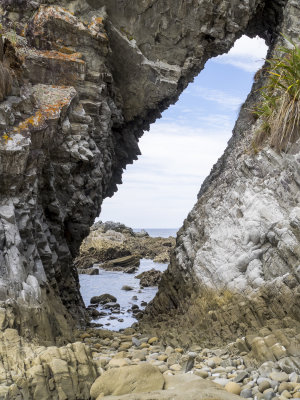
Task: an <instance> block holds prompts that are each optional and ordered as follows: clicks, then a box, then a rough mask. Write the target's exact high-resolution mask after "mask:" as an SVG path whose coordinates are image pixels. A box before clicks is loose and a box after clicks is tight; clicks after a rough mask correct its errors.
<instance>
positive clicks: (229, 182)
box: [145, 1, 300, 371]
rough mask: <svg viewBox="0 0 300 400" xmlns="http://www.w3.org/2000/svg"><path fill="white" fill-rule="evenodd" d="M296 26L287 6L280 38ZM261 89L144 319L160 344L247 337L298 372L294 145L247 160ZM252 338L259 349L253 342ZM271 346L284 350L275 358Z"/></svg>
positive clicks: (295, 32) (294, 6)
mask: <svg viewBox="0 0 300 400" xmlns="http://www.w3.org/2000/svg"><path fill="white" fill-rule="evenodd" d="M299 18H300V6H299V3H298V2H296V1H289V2H288V3H287V5H286V6H285V8H284V12H283V22H282V25H281V31H282V32H283V33H284V34H285V35H286V36H287V37H290V38H292V39H293V40H295V42H296V43H299V37H300V31H299ZM281 40H282V39H280V38H279V39H278V42H280V41H281ZM276 42H277V41H276ZM271 50H272V47H271ZM264 79H265V78H264V77H263V74H262V76H261V78H260V80H259V81H258V82H256V83H255V84H254V86H253V89H252V92H251V94H250V95H249V96H248V99H247V101H246V103H245V104H244V106H243V107H242V110H241V112H240V115H239V119H238V121H237V123H236V126H235V128H234V132H233V137H232V139H231V140H230V142H229V144H228V147H227V149H226V151H225V154H224V155H223V156H222V158H221V159H220V160H219V161H218V163H217V164H216V165H215V166H214V167H213V169H212V171H211V174H210V176H209V177H208V178H207V179H206V181H205V182H204V183H203V185H202V188H201V190H200V192H199V195H198V201H197V203H196V205H195V206H194V208H193V210H192V211H191V213H190V214H189V215H188V217H187V219H186V220H185V222H184V225H183V227H182V228H181V230H180V231H179V234H178V237H177V244H176V249H175V254H174V257H173V260H172V262H171V264H170V266H169V269H168V271H167V273H166V274H165V275H164V277H163V280H162V282H161V284H160V287H159V293H158V295H157V296H156V298H155V299H154V301H153V302H152V304H151V305H150V307H149V308H148V313H149V314H150V316H151V324H153V318H154V319H155V320H156V329H157V330H158V329H160V330H163V331H165V338H166V340H167V341H171V342H172V341H173V342H176V340H178V338H179V341H181V342H186V343H187V342H189V341H197V342H198V343H199V342H200V343H206V344H208V343H221V342H222V341H224V340H227V341H231V340H234V339H236V338H237V337H238V336H239V337H241V336H246V339H245V340H244V344H243V345H245V349H247V351H249V349H252V351H253V353H256V354H258V355H259V357H260V359H261V360H263V359H274V360H276V359H277V360H280V362H281V363H282V365H283V364H285V363H286V364H288V365H290V368H294V369H297V370H298V371H299V368H300V363H299V351H295V349H296V348H299V332H300V314H299V310H300V307H299V306H300V300H299V282H300V267H299V256H300V253H299V251H300V246H299V239H300V208H299V200H300V197H299V182H300V181H299V178H300V175H299V160H300V158H299V155H300V153H299V151H300V147H299V141H297V142H295V143H294V144H293V145H291V146H290V147H289V149H288V150H287V151H286V152H282V153H281V154H278V153H276V152H275V151H274V150H273V149H272V148H270V147H269V146H268V145H267V144H266V143H265V145H264V146H263V148H262V149H260V150H259V151H258V152H254V151H253V148H252V140H253V136H254V134H255V132H256V131H257V130H258V129H259V127H260V125H261V121H260V120H257V121H256V120H255V119H254V117H253V115H251V112H250V111H249V110H251V108H253V105H254V104H255V102H257V100H258V93H257V89H258V88H259V87H260V86H262V85H263V84H264ZM166 312H167V313H168V317H167V318H166V317H165V315H164V314H165V313H166ZM157 315H159V317H157ZM170 315H172V317H171V318H170ZM155 316H156V317H155ZM146 320H147V318H145V324H146ZM166 324H167V329H166ZM253 335H255V336H259V337H260V341H257V342H252V340H253V338H254V336H253ZM270 335H272V337H273V339H272V341H271V342H270V340H269V339H270ZM273 340H274V341H273ZM275 343H277V345H276V346H277V347H278V343H280V344H281V345H282V346H284V347H283V352H282V353H281V354H278V352H277V347H276V346H275ZM291 343H293V345H292V346H291ZM272 346H274V347H272ZM288 357H291V358H290V359H289V361H287V359H288ZM291 359H292V361H291Z"/></svg>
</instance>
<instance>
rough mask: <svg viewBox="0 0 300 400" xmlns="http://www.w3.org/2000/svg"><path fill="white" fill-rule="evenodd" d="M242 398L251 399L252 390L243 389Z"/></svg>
mask: <svg viewBox="0 0 300 400" xmlns="http://www.w3.org/2000/svg"><path fill="white" fill-rule="evenodd" d="M240 396H241V397H243V398H244V399H249V398H251V397H252V390H251V389H243V390H242V391H241V393H240Z"/></svg>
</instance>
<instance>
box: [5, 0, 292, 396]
mask: <svg viewBox="0 0 300 400" xmlns="http://www.w3.org/2000/svg"><path fill="white" fill-rule="evenodd" d="M40 3H41V2H40V1H30V0H3V1H2V2H1V6H0V7H1V8H0V15H1V25H2V28H1V30H3V37H4V43H3V45H2V40H1V43H0V99H1V100H3V101H1V103H0V129H1V135H3V138H2V140H1V144H0V178H1V185H0V278H1V281H0V301H1V306H2V311H1V315H3V318H2V322H3V324H2V325H3V326H2V329H7V328H8V329H17V330H18V331H19V333H20V334H21V335H23V336H27V337H31V338H32V337H33V336H39V337H40V338H43V339H44V340H47V341H48V343H49V342H50V341H51V340H53V339H54V338H59V337H62V336H63V337H65V338H66V337H68V336H69V337H70V338H71V336H72V335H71V332H72V329H73V326H74V323H75V322H77V323H82V324H84V323H85V311H84V305H83V302H82V299H81V296H80V294H79V287H78V276H77V271H76V269H75V267H74V265H73V259H74V257H75V256H76V255H77V254H78V249H79V246H80V244H81V242H82V239H83V238H84V237H85V236H86V235H87V234H88V232H89V227H90V226H91V225H92V223H93V221H94V219H95V217H96V216H97V215H98V214H99V211H100V207H101V203H102V200H103V199H104V198H105V197H107V196H111V195H112V194H113V193H114V191H115V190H116V185H117V184H118V183H121V175H122V171H123V169H124V168H125V167H126V165H127V164H128V163H131V162H132V161H133V160H134V159H136V158H137V155H138V154H139V148H138V139H139V137H140V136H141V135H142V133H143V131H144V130H147V129H148V128H149V124H150V123H151V122H154V120H155V119H156V118H158V117H159V116H160V112H161V111H163V110H164V109H165V108H166V107H167V106H168V105H170V104H171V103H173V102H175V101H176V100H177V98H178V96H179V94H180V93H181V92H182V90H183V89H184V88H185V87H186V86H187V84H188V83H189V82H190V81H191V80H192V79H193V77H194V76H195V75H196V74H197V73H198V72H199V71H200V70H201V69H202V68H203V66H204V64H205V62H206V61H207V60H208V59H209V58H210V57H212V56H216V55H218V54H221V53H224V52H226V51H228V50H229V49H230V47H231V46H232V45H233V44H234V42H235V40H236V39H237V38H239V37H240V36H241V35H242V34H249V35H250V36H254V35H257V34H259V35H260V36H261V37H263V38H264V39H265V40H266V41H267V43H268V45H270V46H271V51H272V50H273V47H274V45H275V44H276V43H277V35H278V32H281V31H282V32H284V33H285V34H287V35H288V36H289V37H291V38H292V39H294V40H298V39H299V34H300V32H299V19H300V15H299V14H300V8H299V2H298V1H296V0H287V1H285V0H274V1H265V0H238V1H237V0H230V1H227V0H226V1H225V0H218V1H214V2H212V1H210V0H191V1H188V2H187V1H184V2H183V1H181V0H166V1H157V0H145V1H141V2H137V1H134V0H122V1H121V0H87V1H71V2H69V1H62V2H60V3H59V4H57V3H56V2H55V1H44V2H43V4H42V5H41V4H40ZM64 7H65V8H64ZM263 79H264V78H263V77H262V78H261V79H260V81H259V82H257V84H256V86H255V87H254V91H253V93H252V94H251V95H250V97H249V99H248V102H247V104H246V105H245V107H244V108H242V111H241V114H240V119H239V121H238V123H237V125H236V128H235V131H234V135H233V138H232V139H231V141H230V143H229V146H228V149H227V150H226V152H225V155H224V156H223V157H222V158H221V159H220V160H219V162H218V163H217V165H216V166H215V167H214V169H213V171H212V173H211V175H210V177H209V178H208V179H207V180H206V182H205V183H204V185H203V187H202V189H201V191H200V194H199V200H198V203H197V204H196V206H195V207H194V209H193V211H192V212H191V213H190V215H189V216H188V218H187V220H186V221H185V223H184V226H183V228H182V229H181V231H180V233H179V236H178V240H177V248H176V251H175V254H174V258H173V260H172V262H171V266H170V268H169V270H168V272H167V273H166V274H165V277H164V278H163V280H162V283H161V286H160V292H159V294H158V296H157V298H156V300H155V301H154V303H153V304H152V306H150V307H149V309H148V310H149V314H150V318H151V321H152V322H151V326H150V328H151V329H158V330H159V329H162V332H163V336H164V339H165V340H166V341H168V340H183V339H184V340H186V341H192V340H199V335H201V340H202V341H205V340H206V341H208V342H213V341H216V340H219V341H224V340H232V339H233V338H234V339H235V338H236V337H237V335H240V334H241V336H244V335H245V334H247V335H248V334H250V335H251V330H256V331H257V330H258V328H262V327H263V326H269V328H268V329H269V330H270V332H271V334H272V332H273V331H274V329H275V328H276V329H277V330H278V332H279V333H278V335H277V336H278V337H279V339H278V343H279V345H278V346H279V347H280V346H281V344H282V345H283V346H285V345H284V344H283V341H284V337H286V336H280V332H283V329H288V328H293V329H295V331H293V332H292V333H291V332H289V334H287V337H288V338H289V339H290V338H291V337H295V338H296V339H295V340H296V342H295V346H292V347H289V348H287V347H286V346H285V348H286V354H287V356H290V357H299V354H298V353H297V352H298V348H299V345H298V336H297V335H298V334H299V320H300V318H299V237H300V232H299V226H300V225H299V224H300V222H299V220H300V213H299V204H298V202H299V176H298V171H299V165H298V164H299V160H298V159H299V143H295V144H294V145H293V146H292V147H291V148H290V149H289V150H288V151H287V152H286V153H282V154H280V155H278V154H276V153H275V152H274V151H273V150H272V149H270V148H269V147H268V146H267V144H266V146H265V147H264V148H263V149H262V150H261V151H259V152H258V154H256V155H253V153H251V151H249V149H250V148H251V140H252V137H253V134H254V132H255V129H256V125H259V121H258V122H256V121H255V120H254V117H253V116H252V115H251V113H250V112H249V110H248V109H249V108H251V106H252V105H253V103H254V102H255V101H256V100H257V96H258V95H257V93H256V92H255V90H256V89H257V88H258V87H259V86H260V85H262V84H263ZM173 311H174V315H171V318H170V314H172V313H173ZM163 314H166V315H167V317H168V318H169V320H168V321H169V322H168V325H167V329H166V326H165V325H163V324H160V321H158V319H163V318H164V315H163ZM155 318H156V321H158V322H157V324H156V325H155ZM153 321H154V322H153ZM170 321H171V322H170ZM146 322H147V321H145V326H147V324H146ZM291 325H292V327H291ZM148 327H149V326H148ZM178 327H180V330H178ZM182 327H184V330H183V329H182ZM268 332H269V331H268ZM284 332H285V331H284ZM273 333H274V332H273ZM172 335H173V336H172ZM174 335H175V336H174ZM266 336H268V335H266V334H264V335H262V337H263V339H262V340H263V342H260V341H259V340H257V341H256V342H255V341H251V337H250V339H249V340H248V342H249V345H250V347H251V349H252V351H254V352H255V350H253V349H255V343H261V345H263V343H267V342H266V340H267V339H265V337H266ZM275 336H276V335H275ZM277 336H276V338H277ZM246 337H247V336H246ZM176 338H177V339H176ZM253 343H254V345H253ZM271 343H273V342H272V340H271V341H270V340H269V341H268V346H267V348H273V346H274V345H276V344H277V342H276V343H273V344H271ZM253 346H254V347H253ZM278 346H277V347H278ZM277 347H276V348H273V350H272V354H274V357H275V358H276V359H277V360H278V359H279V360H281V358H280V357H281V355H282V354H284V351H282V353H280V351H279V350H280V349H279V348H277ZM248 350H249V346H248ZM270 354H271V353H270ZM270 354H269V353H267V352H266V353H265V356H266V357H265V358H268V357H270ZM275 354H277V356H276V355H275ZM284 357H285V356H282V358H284ZM286 362H289V361H286ZM59 364H60V365H61V364H62V363H61V362H59ZM294 364H296V363H294ZM175 365H176V364H175ZM64 366H65V364H64ZM43 379H44V378H43ZM55 390H56V389H55ZM49 396H50V398H51V395H49ZM72 396H73V395H72ZM84 396H85V395H84ZM54 398H55V397H54ZM70 398H72V397H71V395H70ZM75 398H76V397H75ZM83 398H84V397H83Z"/></svg>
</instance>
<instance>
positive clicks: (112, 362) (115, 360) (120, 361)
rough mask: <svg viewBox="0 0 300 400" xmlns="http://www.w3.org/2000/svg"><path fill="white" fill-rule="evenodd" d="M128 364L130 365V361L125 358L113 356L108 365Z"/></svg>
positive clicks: (119, 365)
mask: <svg viewBox="0 0 300 400" xmlns="http://www.w3.org/2000/svg"><path fill="white" fill-rule="evenodd" d="M127 365H128V362H127V361H126V360H124V359H123V358H113V359H112V360H110V362H109V363H108V366H109V367H111V368H116V367H125V366H127Z"/></svg>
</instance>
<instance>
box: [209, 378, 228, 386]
mask: <svg viewBox="0 0 300 400" xmlns="http://www.w3.org/2000/svg"><path fill="white" fill-rule="evenodd" d="M213 381H214V382H215V383H217V384H218V385H220V386H223V387H225V386H226V385H227V384H228V383H230V381H229V379H226V378H215V379H214V380H213Z"/></svg>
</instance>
